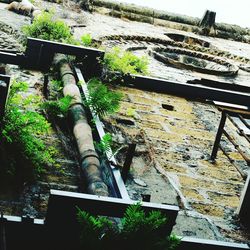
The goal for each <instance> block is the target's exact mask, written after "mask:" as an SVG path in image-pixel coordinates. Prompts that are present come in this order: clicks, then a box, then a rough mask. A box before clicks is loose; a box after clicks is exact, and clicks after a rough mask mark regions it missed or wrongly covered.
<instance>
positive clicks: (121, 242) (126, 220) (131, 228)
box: [77, 204, 179, 250]
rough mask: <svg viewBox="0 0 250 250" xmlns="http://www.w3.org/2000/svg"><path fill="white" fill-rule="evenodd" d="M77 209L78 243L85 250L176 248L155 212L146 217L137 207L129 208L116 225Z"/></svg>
mask: <svg viewBox="0 0 250 250" xmlns="http://www.w3.org/2000/svg"><path fill="white" fill-rule="evenodd" d="M77 209H78V213H77V218H78V221H79V223H80V227H81V234H80V240H81V242H82V244H84V245H85V246H88V249H90V250H91V249H93V250H94V249H95V250H98V249H104V250H105V249H116V248H117V246H123V248H124V249H146V250H153V249H154V250H157V249H159V250H160V249H161V250H162V249H166V250H167V249H168V250H172V249H175V248H176V247H177V245H178V244H179V239H178V238H177V237H175V236H172V235H171V236H166V235H165V233H164V231H165V230H164V229H166V227H167V223H168V220H167V218H166V217H165V216H163V215H162V214H161V212H159V211H152V212H150V213H148V214H146V213H145V212H144V211H143V209H142V207H141V205H140V204H135V205H131V206H129V207H128V208H127V209H126V211H125V214H124V217H123V218H122V219H121V222H120V223H119V225H117V224H115V223H114V221H111V220H109V219H107V218H105V217H100V216H99V217H95V216H92V215H90V214H89V213H87V212H85V211H82V210H81V209H79V208H77Z"/></svg>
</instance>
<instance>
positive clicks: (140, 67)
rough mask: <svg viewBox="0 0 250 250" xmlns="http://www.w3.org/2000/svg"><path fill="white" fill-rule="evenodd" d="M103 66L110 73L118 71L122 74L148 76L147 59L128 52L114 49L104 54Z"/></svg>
mask: <svg viewBox="0 0 250 250" xmlns="http://www.w3.org/2000/svg"><path fill="white" fill-rule="evenodd" d="M104 64H105V65H106V66H107V68H108V69H109V70H111V71H119V72H121V73H123V74H142V75H147V74H148V58H147V57H146V56H142V57H138V56H136V55H134V54H133V53H132V52H129V51H122V50H121V49H120V48H118V47H114V48H113V49H112V50H111V51H110V52H107V53H105V56H104Z"/></svg>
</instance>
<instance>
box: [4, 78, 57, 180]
mask: <svg viewBox="0 0 250 250" xmlns="http://www.w3.org/2000/svg"><path fill="white" fill-rule="evenodd" d="M27 89H28V84H27V83H25V82H14V83H13V84H12V86H11V90H10V93H9V98H8V103H7V107H6V112H5V116H4V118H3V120H2V122H1V128H2V130H1V133H0V154H1V157H0V158H1V160H2V162H1V169H0V176H1V177H9V178H14V177H17V176H18V177H19V178H20V182H25V181H32V180H34V179H35V178H36V177H38V176H39V175H40V174H41V173H43V172H45V168H44V167H45V166H48V165H52V164H54V163H55V161H54V156H55V154H56V153H57V151H56V149H55V148H54V147H47V146H46V145H45V143H44V141H43V140H42V138H43V137H45V136H47V135H48V134H49V132H50V124H49V123H48V122H47V120H46V119H45V118H44V116H42V115H41V114H39V113H38V109H39V105H40V103H41V100H40V99H39V98H38V97H37V96H35V95H32V94H27V93H26V92H27ZM25 94H26V95H27V96H26V98H24V95H25Z"/></svg>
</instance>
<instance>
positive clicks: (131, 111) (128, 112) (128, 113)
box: [126, 108, 136, 118]
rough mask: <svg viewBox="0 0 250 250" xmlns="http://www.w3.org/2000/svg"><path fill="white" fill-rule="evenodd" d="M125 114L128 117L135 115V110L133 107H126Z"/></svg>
mask: <svg viewBox="0 0 250 250" xmlns="http://www.w3.org/2000/svg"><path fill="white" fill-rule="evenodd" d="M126 115H127V116H130V117H134V118H135V117H136V110H135V109H133V108H128V109H127V111H126Z"/></svg>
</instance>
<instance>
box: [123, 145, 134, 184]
mask: <svg viewBox="0 0 250 250" xmlns="http://www.w3.org/2000/svg"><path fill="white" fill-rule="evenodd" d="M135 148H136V144H129V148H128V152H127V156H126V159H125V162H124V165H123V167H122V173H121V176H122V179H123V181H124V182H125V183H126V180H127V178H128V173H129V170H130V166H131V163H132V160H133V157H134V154H135Z"/></svg>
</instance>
